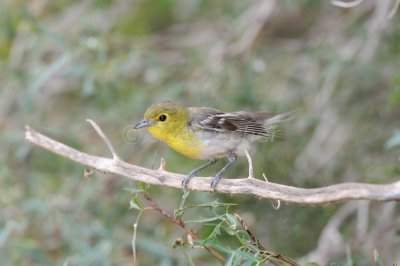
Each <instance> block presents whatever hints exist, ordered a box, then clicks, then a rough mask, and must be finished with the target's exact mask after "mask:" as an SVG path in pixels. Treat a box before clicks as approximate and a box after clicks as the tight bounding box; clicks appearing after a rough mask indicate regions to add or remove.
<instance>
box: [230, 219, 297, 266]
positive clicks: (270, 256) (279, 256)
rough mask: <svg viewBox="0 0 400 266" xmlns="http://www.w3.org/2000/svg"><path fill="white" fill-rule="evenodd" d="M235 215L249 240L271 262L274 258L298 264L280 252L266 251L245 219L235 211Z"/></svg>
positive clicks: (290, 264)
mask: <svg viewBox="0 0 400 266" xmlns="http://www.w3.org/2000/svg"><path fill="white" fill-rule="evenodd" d="M235 217H236V218H237V219H238V221H239V223H240V225H241V226H242V227H243V228H244V230H245V231H246V232H247V234H248V235H249V236H250V239H251V241H252V242H253V244H254V245H255V246H256V247H257V248H258V249H259V250H260V251H261V252H262V253H263V254H265V255H267V256H268V260H270V261H271V262H273V260H272V259H276V260H278V261H279V262H284V263H286V265H289V266H299V264H298V263H297V262H295V261H294V260H292V259H291V258H289V257H286V256H284V255H282V254H279V253H275V252H271V251H268V250H267V249H266V248H265V247H264V246H263V245H262V244H261V243H260V241H259V240H258V239H257V238H256V236H255V235H254V234H253V233H252V232H251V230H250V228H249V226H248V225H247V223H246V222H245V221H243V219H242V217H240V216H239V214H237V213H235Z"/></svg>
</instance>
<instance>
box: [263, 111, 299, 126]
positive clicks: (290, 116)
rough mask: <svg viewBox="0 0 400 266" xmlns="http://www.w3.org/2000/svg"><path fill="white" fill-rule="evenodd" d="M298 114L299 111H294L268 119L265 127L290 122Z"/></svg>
mask: <svg viewBox="0 0 400 266" xmlns="http://www.w3.org/2000/svg"><path fill="white" fill-rule="evenodd" d="M296 113H297V110H293V111H290V112H287V113H282V114H277V115H275V116H273V117H271V118H268V119H267V120H266V121H265V125H266V126H268V125H273V124H277V123H282V122H286V121H290V120H292V119H294V117H295V114H296Z"/></svg>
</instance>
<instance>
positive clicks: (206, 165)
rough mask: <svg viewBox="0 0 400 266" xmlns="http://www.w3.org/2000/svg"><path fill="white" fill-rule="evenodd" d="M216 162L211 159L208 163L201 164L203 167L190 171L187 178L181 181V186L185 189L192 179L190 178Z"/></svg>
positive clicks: (214, 159)
mask: <svg viewBox="0 0 400 266" xmlns="http://www.w3.org/2000/svg"><path fill="white" fill-rule="evenodd" d="M217 161H218V159H217V158H213V159H211V160H210V161H209V162H208V163H206V164H203V165H201V166H199V167H197V168H196V169H193V170H192V171H190V173H189V174H188V175H187V176H185V178H184V179H183V180H182V186H183V187H184V188H185V189H186V188H187V185H188V184H189V181H190V179H192V177H194V176H195V175H196V174H197V172H199V171H201V170H203V169H204V168H207V167H209V166H210V165H213V164H215V163H216V162H217Z"/></svg>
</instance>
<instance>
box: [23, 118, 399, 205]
mask: <svg viewBox="0 0 400 266" xmlns="http://www.w3.org/2000/svg"><path fill="white" fill-rule="evenodd" d="M93 123H94V122H93ZM93 123H92V122H91V124H92V125H93ZM95 129H96V128H95ZM96 131H97V132H98V133H99V131H100V132H101V129H100V128H97V129H96ZM101 133H102V132H101ZM99 135H100V137H102V138H103V140H104V139H105V141H106V140H107V138H106V137H105V135H104V134H103V136H101V134H99ZM25 138H26V139H27V140H29V141H30V142H32V143H34V144H36V145H38V146H40V147H42V148H44V149H47V150H49V151H51V152H53V153H56V154H58V155H60V156H63V157H65V158H67V159H70V160H72V161H75V162H77V163H80V164H82V165H86V166H89V167H92V168H94V169H97V170H99V171H101V172H107V173H112V174H117V175H121V176H123V177H126V178H129V179H132V180H135V181H140V182H145V183H147V184H152V185H160V186H165V187H173V188H178V189H182V184H181V181H182V179H183V177H184V175H181V174H176V173H171V172H167V171H165V170H162V169H159V170H151V169H147V168H143V167H139V166H136V165H133V164H129V163H127V162H124V161H122V160H121V159H119V158H118V156H116V154H115V153H114V151H113V150H112V153H113V158H112V159H111V158H105V157H99V156H94V155H90V154H87V153H84V152H81V151H78V150H76V149H74V148H71V147H69V146H67V145H65V144H63V143H60V142H58V141H56V140H53V139H51V138H49V137H47V136H45V135H43V134H41V133H39V132H37V131H35V130H34V129H32V128H30V127H28V126H27V127H26V132H25ZM106 142H107V141H106ZM107 145H108V146H109V147H110V145H111V143H107ZM210 181H211V178H210V177H200V178H199V177H195V178H193V179H192V180H191V181H190V184H189V186H188V189H189V190H192V191H205V192H214V190H213V189H212V188H210ZM215 192H218V193H229V194H247V195H252V196H256V197H259V198H266V199H273V200H282V201H285V202H290V203H296V204H304V205H320V204H326V203H332V202H337V201H346V200H370V201H399V200H400V181H397V182H394V183H391V184H365V183H341V184H336V185H332V186H327V187H321V188H310V189H305V188H297V187H292V186H285V185H280V184H276V183H271V182H266V181H262V180H258V179H254V178H240V179H222V180H220V182H219V183H218V186H217V189H216V191H215Z"/></svg>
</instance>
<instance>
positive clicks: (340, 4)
mask: <svg viewBox="0 0 400 266" xmlns="http://www.w3.org/2000/svg"><path fill="white" fill-rule="evenodd" d="M363 1H364V0H355V1H353V2H344V1H339V0H332V1H331V3H332V5H334V6H337V7H341V8H352V7H356V6H358V5H359V4H361V3H362V2H363Z"/></svg>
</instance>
